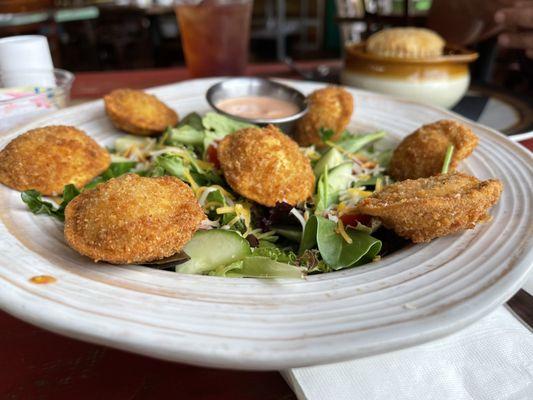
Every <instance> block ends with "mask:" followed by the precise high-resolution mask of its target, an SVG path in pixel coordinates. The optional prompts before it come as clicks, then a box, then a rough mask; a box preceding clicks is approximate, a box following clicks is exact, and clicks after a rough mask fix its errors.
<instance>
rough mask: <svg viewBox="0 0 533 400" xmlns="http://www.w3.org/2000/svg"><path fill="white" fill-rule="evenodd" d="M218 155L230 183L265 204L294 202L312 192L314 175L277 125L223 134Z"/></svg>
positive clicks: (308, 195) (236, 189)
mask: <svg viewBox="0 0 533 400" xmlns="http://www.w3.org/2000/svg"><path fill="white" fill-rule="evenodd" d="M218 158H219V160H220V165H221V167H222V171H223V172H224V176H225V178H226V181H227V182H228V183H229V185H230V186H231V187H232V188H233V190H235V191H236V192H237V193H239V194H240V195H242V196H244V197H246V198H248V199H250V200H253V201H256V202H257V203H259V204H262V205H264V206H267V207H273V206H275V205H276V203H278V202H286V203H288V204H291V205H295V204H296V203H298V202H301V201H305V200H307V199H308V198H309V197H311V195H312V194H313V189H314V185H315V176H314V174H313V170H312V168H311V164H310V162H309V159H308V158H307V157H305V156H304V155H303V154H302V153H301V152H300V148H299V147H298V144H296V142H294V141H293V140H292V139H291V138H289V137H288V136H287V135H284V134H283V133H282V132H281V131H280V130H279V129H278V128H276V127H275V126H273V125H269V126H267V127H265V128H246V129H242V130H240V131H237V132H235V133H233V134H231V135H228V136H226V137H225V138H224V139H223V140H222V141H221V142H220V143H219V145H218Z"/></svg>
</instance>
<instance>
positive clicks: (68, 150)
mask: <svg viewBox="0 0 533 400" xmlns="http://www.w3.org/2000/svg"><path fill="white" fill-rule="evenodd" d="M110 162H111V158H110V156H109V153H108V152H107V151H106V150H105V149H103V148H102V147H100V146H99V145H98V144H97V143H96V142H95V141H94V140H93V139H92V138H90V137H89V136H87V135H86V134H85V132H83V131H81V130H79V129H76V128H74V127H72V126H61V125H52V126H45V127H42V128H37V129H32V130H30V131H28V132H26V133H24V134H22V135H20V136H18V137H17V138H15V139H13V140H12V141H11V142H10V143H9V144H8V145H7V146H6V147H5V148H4V149H3V150H2V151H1V152H0V182H2V183H3V184H4V185H6V186H9V187H11V188H13V189H16V190H19V191H24V190H29V189H35V190H38V191H39V192H41V193H42V194H43V195H47V196H56V195H59V194H61V193H63V187H64V186H65V185H68V184H74V185H75V186H76V187H78V188H80V187H83V186H84V185H85V184H87V183H88V182H90V181H91V180H92V179H93V178H94V177H96V176H98V175H100V174H101V173H102V172H104V171H105V170H106V169H107V167H108V166H109V164H110Z"/></svg>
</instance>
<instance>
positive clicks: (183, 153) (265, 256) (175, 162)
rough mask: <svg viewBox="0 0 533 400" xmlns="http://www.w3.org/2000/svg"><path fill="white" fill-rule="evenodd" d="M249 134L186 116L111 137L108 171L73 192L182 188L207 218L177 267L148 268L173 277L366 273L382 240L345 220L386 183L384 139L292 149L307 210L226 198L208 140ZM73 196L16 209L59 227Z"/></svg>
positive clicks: (32, 196) (353, 219)
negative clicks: (307, 188)
mask: <svg viewBox="0 0 533 400" xmlns="http://www.w3.org/2000/svg"><path fill="white" fill-rule="evenodd" d="M249 126H251V125H249V124H246V123H243V122H240V121H236V120H233V119H230V118H228V117H226V116H223V115H221V114H217V113H214V112H208V113H207V114H205V115H204V116H200V115H199V114H197V113H191V114H189V115H187V116H186V117H185V118H184V119H183V120H182V121H181V122H180V123H179V124H178V125H177V126H176V127H169V128H168V129H167V130H166V131H165V132H164V134H163V135H162V136H161V137H159V138H157V139H156V138H149V137H138V136H130V135H124V136H121V137H119V138H118V139H116V141H115V143H114V147H113V148H111V149H109V151H110V153H111V155H112V163H111V165H110V167H109V169H108V170H107V171H105V172H104V173H103V174H102V175H100V176H98V177H97V178H95V179H94V180H93V181H92V182H90V183H89V184H88V185H86V186H85V187H84V188H83V189H81V191H84V190H88V189H90V188H93V187H95V186H96V185H98V184H100V183H102V182H105V181H107V180H109V179H111V178H115V177H118V176H120V175H122V174H125V173H136V174H139V175H142V176H162V175H172V176H175V177H178V178H179V179H181V180H183V181H184V182H186V183H187V184H189V185H190V187H191V188H192V190H193V191H194V193H195V194H196V197H197V199H198V202H199V204H200V205H201V206H202V207H203V209H204V211H205V213H206V216H207V218H206V220H205V221H204V222H203V223H202V226H201V227H200V229H199V230H198V231H197V233H196V234H195V235H194V236H193V238H192V240H191V241H190V242H189V243H188V244H187V245H186V246H185V247H184V249H183V250H184V253H185V255H184V256H183V257H173V258H172V260H169V261H168V262H166V261H165V260H163V261H158V262H156V263H155V264H154V265H152V266H153V267H155V268H160V269H172V270H175V271H177V272H181V273H189V274H206V275H215V276H225V277H262V278H278V277H282V278H300V277H303V276H305V275H306V274H315V273H323V272H330V271H334V270H340V269H344V268H350V267H354V266H358V265H362V264H366V263H369V262H372V261H374V260H376V259H379V258H380V256H382V255H383V254H385V253H387V252H389V251H390V250H391V245H390V243H387V240H390V236H391V233H390V232H388V231H385V230H384V229H382V228H380V224H379V221H377V220H375V219H372V218H370V217H366V216H362V215H354V214H353V213H352V212H351V210H352V209H353V207H354V206H355V205H356V204H357V203H358V202H359V201H360V200H361V199H363V198H365V197H368V196H370V195H372V193H373V192H374V191H379V190H381V188H382V187H383V186H385V185H388V184H389V183H390V179H389V177H388V176H387V175H385V174H384V171H385V169H386V167H387V164H388V162H389V159H390V157H391V154H392V150H391V149H390V148H387V146H386V143H385V141H383V140H382V139H383V138H384V137H385V136H386V134H385V132H375V133H370V134H365V135H354V134H351V133H349V132H345V133H344V134H343V136H342V137H341V139H340V141H338V142H335V143H332V142H330V141H329V139H330V138H331V136H332V134H333V132H332V131H329V130H321V132H320V135H321V137H322V139H323V140H324V142H325V143H326V145H327V146H326V147H325V149H320V150H317V149H316V148H315V147H314V146H311V147H306V148H301V151H302V152H303V154H305V155H306V156H307V157H308V158H309V159H310V161H311V165H312V167H313V171H314V174H315V176H316V181H317V183H316V190H315V194H314V197H313V199H312V201H309V202H307V203H302V204H298V205H297V206H295V207H293V206H290V205H288V204H286V203H278V204H277V205H276V206H275V207H273V208H267V207H264V206H261V205H258V204H256V203H253V202H251V201H249V200H247V199H245V198H243V197H241V196H239V195H238V194H237V193H235V192H234V191H232V189H231V188H230V187H229V186H228V184H227V183H226V181H225V180H224V176H223V174H222V172H221V171H220V168H219V165H218V159H217V157H216V143H217V141H218V140H220V139H222V138H223V137H224V136H226V135H228V134H231V133H233V132H235V131H237V130H239V129H242V128H244V127H249ZM258 151H260V150H258ZM79 193H80V190H78V189H76V187H74V186H73V185H68V186H65V189H64V193H63V196H62V198H61V199H58V205H56V204H53V203H52V202H49V201H45V200H43V199H42V197H41V194H40V193H39V192H37V191H35V190H28V191H26V192H24V193H22V200H23V201H24V202H25V203H26V204H27V206H28V207H29V209H30V210H31V211H32V212H33V213H34V214H47V215H49V216H52V217H55V218H57V219H59V220H61V221H62V220H64V210H65V207H66V205H67V204H68V202H69V201H71V200H72V199H73V198H75V197H76V196H77V195H78V194H79ZM396 240H398V242H399V243H402V241H401V239H398V238H393V241H396ZM384 241H385V243H384ZM176 260H178V261H176ZM183 260H186V261H185V262H183Z"/></svg>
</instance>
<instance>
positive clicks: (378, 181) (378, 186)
mask: <svg viewBox="0 0 533 400" xmlns="http://www.w3.org/2000/svg"><path fill="white" fill-rule="evenodd" d="M381 189H383V181H382V180H381V178H378V179H376V192H379V191H381Z"/></svg>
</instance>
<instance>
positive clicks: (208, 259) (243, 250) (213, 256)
mask: <svg viewBox="0 0 533 400" xmlns="http://www.w3.org/2000/svg"><path fill="white" fill-rule="evenodd" d="M183 251H184V252H185V253H186V254H187V255H188V256H189V257H191V259H190V260H189V261H187V262H185V263H183V264H180V265H178V266H176V272H181V273H184V274H197V275H198V274H205V273H207V272H209V271H212V270H214V269H215V268H217V267H219V266H221V265H227V264H230V263H232V262H235V261H238V260H242V259H243V258H244V257H247V256H249V255H251V254H252V251H251V249H250V245H249V244H248V241H247V240H246V239H244V238H243V237H242V236H240V235H239V234H238V233H237V232H234V231H226V230H223V229H212V230H209V231H198V232H196V233H195V235H194V236H193V238H192V239H191V240H190V241H189V243H187V244H186V245H185V247H184V248H183Z"/></svg>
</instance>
